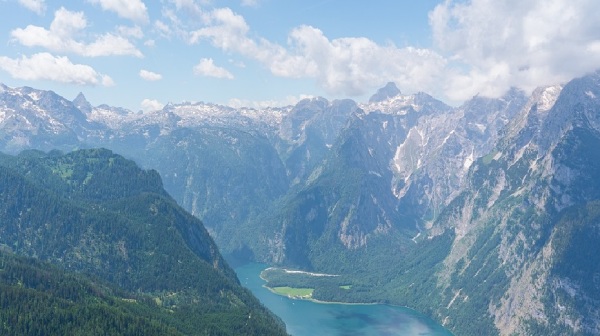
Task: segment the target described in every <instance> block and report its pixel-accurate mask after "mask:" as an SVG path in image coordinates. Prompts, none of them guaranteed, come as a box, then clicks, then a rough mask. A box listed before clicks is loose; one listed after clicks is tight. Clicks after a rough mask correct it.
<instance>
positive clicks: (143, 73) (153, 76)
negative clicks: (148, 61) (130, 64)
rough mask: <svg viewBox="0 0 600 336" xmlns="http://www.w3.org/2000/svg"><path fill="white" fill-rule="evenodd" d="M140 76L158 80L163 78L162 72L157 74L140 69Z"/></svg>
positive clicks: (149, 79) (145, 78) (148, 79)
mask: <svg viewBox="0 0 600 336" xmlns="http://www.w3.org/2000/svg"><path fill="white" fill-rule="evenodd" d="M140 77H141V78H142V79H144V80H147V81H157V80H161V79H162V75H161V74H157V73H155V72H152V71H148V70H140Z"/></svg>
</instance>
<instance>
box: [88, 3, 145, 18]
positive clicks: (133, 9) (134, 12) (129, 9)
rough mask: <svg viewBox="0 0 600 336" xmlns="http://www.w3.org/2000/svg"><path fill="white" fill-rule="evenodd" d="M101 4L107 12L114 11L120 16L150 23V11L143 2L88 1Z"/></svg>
mask: <svg viewBox="0 0 600 336" xmlns="http://www.w3.org/2000/svg"><path fill="white" fill-rule="evenodd" d="M88 1H89V2H91V3H93V4H99V5H100V7H102V9H103V10H105V11H112V12H115V13H117V15H118V16H120V17H122V18H125V19H129V20H133V21H137V22H148V9H147V8H146V5H145V4H144V3H143V2H142V1H141V0H88Z"/></svg>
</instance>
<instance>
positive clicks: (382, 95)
mask: <svg viewBox="0 0 600 336" xmlns="http://www.w3.org/2000/svg"><path fill="white" fill-rule="evenodd" d="M399 94H400V90H399V89H398V87H397V86H396V84H395V83H394V82H388V83H387V84H386V85H385V86H384V87H382V88H381V89H379V90H377V92H376V93H375V94H374V95H372V96H371V98H369V103H377V102H382V101H385V100H387V99H389V98H392V97H395V96H397V95H399Z"/></svg>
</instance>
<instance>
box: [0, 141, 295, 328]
mask: <svg viewBox="0 0 600 336" xmlns="http://www.w3.org/2000/svg"><path fill="white" fill-rule="evenodd" d="M0 200H1V201H0V223H2V225H0V246H2V249H3V250H6V251H9V252H12V253H14V254H17V255H23V256H29V257H35V258H37V259H39V260H43V261H47V262H50V263H53V264H55V265H57V266H59V267H60V268H63V269H65V270H67V271H69V272H78V273H82V274H86V275H87V276H90V277H92V278H97V279H100V280H101V281H103V282H106V283H108V284H110V285H111V286H115V287H117V288H119V289H120V290H122V291H124V292H125V293H128V294H127V295H138V294H139V295H142V296H143V297H145V298H147V299H150V300H152V301H153V302H155V304H156V309H158V310H159V311H162V312H163V315H164V312H165V310H168V311H169V312H170V313H169V315H170V316H171V317H170V319H169V320H168V321H166V322H165V323H166V325H167V326H169V327H170V328H171V329H173V330H175V331H178V332H181V333H183V334H189V335H192V334H204V333H209V334H231V335H234V334H240V333H242V334H271V333H273V334H285V329H284V327H283V325H282V323H281V322H280V321H278V319H277V318H275V317H274V316H273V315H272V314H271V313H270V312H269V311H267V309H266V308H264V307H263V306H262V305H261V304H260V303H259V302H258V300H257V299H256V298H254V297H253V296H252V294H251V293H250V292H249V291H248V290H246V289H244V288H242V287H241V285H240V284H239V281H238V280H237V277H236V276H235V273H234V272H233V270H232V269H231V268H230V267H229V266H228V265H227V264H226V262H225V261H224V260H223V258H222V257H221V254H220V253H219V251H218V248H217V246H216V245H215V244H214V242H213V241H212V239H211V238H210V236H209V235H208V233H207V232H206V230H205V229H204V227H203V225H202V223H201V222H200V221H199V220H198V219H197V218H195V217H193V216H191V215H190V214H188V213H187V212H185V211H184V210H183V209H182V208H181V207H179V206H178V205H177V204H176V203H175V201H174V200H173V199H172V198H171V197H170V196H169V195H168V194H167V193H166V192H165V191H164V189H163V188H162V182H161V179H160V176H159V175H158V173H157V172H156V171H147V170H142V169H140V168H138V167H137V165H135V163H133V162H132V161H129V160H126V159H124V158H123V157H121V156H119V155H116V154H113V153H112V152H111V151H109V150H105V149H90V150H80V151H75V152H72V153H69V154H65V155H63V154H61V153H59V152H51V153H49V154H45V153H42V152H38V151H28V152H24V153H22V154H21V155H20V156H17V157H13V156H7V155H3V156H2V157H1V159H0ZM133 293H135V294H133ZM22 294H23V293H22ZM25 294H26V293H25ZM35 295H39V294H35Z"/></svg>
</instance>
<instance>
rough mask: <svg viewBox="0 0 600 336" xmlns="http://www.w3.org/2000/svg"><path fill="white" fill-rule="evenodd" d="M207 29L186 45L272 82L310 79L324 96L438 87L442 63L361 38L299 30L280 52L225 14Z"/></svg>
mask: <svg viewBox="0 0 600 336" xmlns="http://www.w3.org/2000/svg"><path fill="white" fill-rule="evenodd" d="M205 20H206V22H207V26H205V27H203V28H201V29H198V30H196V31H193V32H192V33H191V34H190V42H191V43H198V42H199V41H202V40H208V41H209V42H210V43H211V44H212V45H213V46H215V47H217V48H220V49H222V50H224V51H226V52H237V53H239V54H242V55H244V56H245V57H249V58H251V59H254V60H257V61H259V62H261V63H262V64H263V65H264V66H266V67H268V68H269V70H270V71H271V72H272V73H273V74H274V75H276V76H281V77H289V78H314V79H315V80H316V81H317V82H318V84H319V85H320V86H322V87H323V88H324V89H325V90H327V91H328V92H329V93H333V94H344V95H350V96H358V95H361V94H364V93H366V92H369V91H370V90H372V88H374V87H378V86H380V85H382V84H384V83H385V82H387V81H395V82H396V83H397V84H399V85H400V86H401V87H409V88H411V89H412V90H415V91H418V90H427V89H431V88H432V87H435V86H436V85H438V83H439V78H440V77H441V76H442V72H443V70H444V68H445V66H446V60H445V59H444V58H443V57H442V56H440V55H438V54H437V53H435V52H433V51H431V50H426V49H417V48H410V47H407V48H397V47H395V46H394V45H384V46H382V45H378V44H377V43H375V42H373V41H371V40H369V39H366V38H340V39H334V40H330V39H328V38H327V37H326V36H325V35H324V34H323V32H322V31H321V30H319V29H317V28H314V27H311V26H300V27H297V28H296V29H294V30H293V31H292V32H291V33H290V35H289V37H288V45H287V46H285V47H284V46H281V45H278V44H274V43H272V42H269V41H267V40H265V39H262V38H252V37H250V36H249V35H250V34H249V31H250V28H249V26H248V25H247V23H246V21H245V20H244V18H243V17H242V16H240V15H238V14H235V13H234V12H233V11H232V10H231V9H229V8H220V9H216V10H213V11H212V12H210V13H208V14H207V15H206V16H205Z"/></svg>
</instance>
